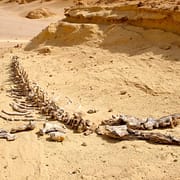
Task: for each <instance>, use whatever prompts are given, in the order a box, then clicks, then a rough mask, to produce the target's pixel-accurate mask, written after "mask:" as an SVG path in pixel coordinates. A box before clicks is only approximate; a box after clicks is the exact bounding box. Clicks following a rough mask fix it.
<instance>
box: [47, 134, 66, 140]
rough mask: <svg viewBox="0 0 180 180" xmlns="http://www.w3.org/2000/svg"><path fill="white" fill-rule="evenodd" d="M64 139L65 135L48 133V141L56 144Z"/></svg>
mask: <svg viewBox="0 0 180 180" xmlns="http://www.w3.org/2000/svg"><path fill="white" fill-rule="evenodd" d="M65 138H66V134H65V133H62V132H58V131H57V132H50V133H49V138H48V139H49V140H50V141H57V142H62V141H64V139H65Z"/></svg>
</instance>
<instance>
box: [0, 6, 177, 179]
mask: <svg viewBox="0 0 180 180" xmlns="http://www.w3.org/2000/svg"><path fill="white" fill-rule="evenodd" d="M3 7H4V6H3ZM3 11H4V10H3V9H0V14H1V12H3ZM13 13H15V14H16V12H15V11H13ZM17 17H19V16H17ZM17 17H16V16H15V17H14V16H12V14H8V13H7V15H6V14H4V16H3V17H2V16H1V18H9V19H11V20H12V22H13V23H17V24H16V25H13V24H11V23H9V24H6V23H7V22H6V21H5V24H6V25H7V27H9V28H6V31H5V32H4V34H3V33H0V38H1V43H0V48H1V49H0V57H1V60H0V72H1V74H0V97H1V98H0V109H9V105H8V104H9V103H10V102H11V101H12V99H11V98H9V97H7V92H6V91H7V90H8V89H10V85H12V83H11V82H10V81H9V79H8V78H9V77H8V76H9V74H10V72H9V71H8V70H9V69H8V67H9V64H10V58H11V57H12V56H13V55H18V56H20V57H21V59H20V61H21V63H22V65H23V66H24V68H25V69H26V71H27V72H28V74H29V76H30V78H31V79H32V80H35V81H37V82H38V83H39V84H40V86H41V87H44V88H45V89H46V91H48V93H49V95H50V96H52V97H53V98H54V99H55V100H56V101H57V103H58V104H59V105H60V106H63V107H65V109H66V110H68V111H72V112H73V111H81V112H86V111H87V110H88V109H90V108H95V109H97V110H98V112H97V113H96V114H92V115H87V114H86V113H84V116H86V117H87V118H89V119H90V120H92V121H94V122H97V123H98V122H100V121H101V120H104V119H107V118H109V117H110V116H111V115H112V114H116V113H118V112H120V113H124V114H129V115H134V116H138V117H149V116H153V117H160V116H163V115H167V114H171V113H175V112H178V113H179V110H180V61H179V57H180V51H179V46H178V45H179V42H180V37H179V36H177V35H174V34H171V33H165V32H162V31H159V30H143V29H141V28H137V27H136V28H135V27H131V26H126V27H125V29H126V30H123V31H122V29H121V27H118V28H119V29H118V28H117V29H115V31H116V30H117V32H116V33H119V31H122V32H123V37H124V36H125V34H128V35H132V37H136V38H135V41H132V43H127V41H123V42H121V41H120V40H121V39H116V35H117V34H115V36H114V37H113V36H111V38H112V39H111V38H110V39H105V40H106V41H105V43H104V44H103V45H102V46H100V47H95V44H94V47H93V46H92V45H91V46H88V44H86V43H82V44H81V43H80V44H78V45H77V44H75V43H72V45H70V44H68V46H61V47H57V46H52V45H51V44H50V45H49V47H50V49H51V53H50V54H48V55H43V54H39V53H38V52H37V51H36V50H35V51H24V50H23V49H22V48H11V47H10V46H13V45H14V43H8V42H7V41H6V40H7V39H9V40H11V41H12V40H13V42H14V40H15V39H17V41H19V42H22V41H21V40H28V39H30V38H32V37H33V36H34V34H35V33H37V31H40V29H41V28H43V27H44V26H45V25H46V23H47V24H48V23H49V22H50V21H54V20H52V19H51V20H48V21H49V22H47V20H46V21H44V20H41V21H38V26H35V24H34V26H33V29H36V31H30V30H31V28H32V24H33V23H35V22H36V20H35V21H34V20H31V21H30V20H29V21H28V23H27V26H26V27H27V28H25V29H24V30H23V31H22V33H20V34H19V30H18V28H15V29H14V31H13V32H12V31H11V29H12V26H11V25H13V27H18V24H19V22H21V24H26V21H27V20H26V19H25V18H20V17H19V19H18V18H17ZM2 22H4V21H2ZM31 23H32V24H31ZM41 23H42V24H41ZM28 24H29V25H28ZM36 25H37V24H36ZM39 25H40V26H39ZM41 25H42V26H41ZM94 30H96V27H95V29H94ZM113 32H114V31H113ZM137 32H138V33H137ZM1 35H2V36H1ZM142 35H143V36H142ZM97 37H98V36H97ZM125 37H126V36H125ZM144 37H145V39H146V43H145V44H146V46H145V44H144V40H145V39H144ZM148 37H149V40H147V38H148ZM67 38H68V37H67ZM70 38H71V37H70ZM77 38H78V37H77ZM2 40H3V41H4V42H2ZM67 40H68V39H67ZM97 40H99V39H97ZM124 40H126V38H125V39H124ZM156 41H157V42H156ZM111 42H114V43H116V44H113V45H115V46H113V45H112V44H110V43H111ZM152 42H154V43H152ZM160 42H161V43H160ZM15 43H16V42H15ZM7 46H9V48H8V47H7ZM167 47H168V48H167ZM121 91H127V93H126V94H125V95H121ZM66 96H67V97H69V98H70V99H71V100H72V102H73V103H72V104H71V105H66V103H67V100H66V98H65V97H66ZM110 108H112V109H113V112H111V113H110V112H108V110H109V109H110ZM16 124H21V122H19V123H14V122H13V123H10V122H5V121H4V120H2V119H1V121H0V127H1V128H4V129H7V130H8V129H10V128H11V127H13V126H15V125H16ZM41 126H42V124H39V125H38V128H39V127H41ZM38 128H36V129H35V130H34V131H32V132H24V133H20V134H18V138H17V140H16V141H14V142H7V141H6V140H4V139H2V140H0V150H1V151H0V162H1V163H0V179H2V180H4V179H6V180H16V179H17V180H21V179H22V180H24V179H28V180H30V179H32V180H34V179H37V180H41V179H43V180H54V179H59V180H61V179H67V180H69V179H88V180H91V179H92V180H94V179H107V180H109V179H117V180H119V179H127V180H129V179H130V180H131V179H132V180H134V179H137V180H138V179H145V180H146V179H148V180H151V179H155V180H159V179H162V180H169V179H173V180H178V179H180V172H179V168H180V148H179V147H176V146H167V145H154V144H149V143H147V142H143V141H122V142H118V141H115V140H111V139H103V138H101V137H97V136H96V135H95V134H93V135H90V136H88V137H85V136H83V135H82V134H73V133H72V132H71V131H70V130H69V131H68V138H67V139H66V140H65V141H64V142H63V143H53V142H48V141H46V137H45V136H44V137H41V138H38V137H37V135H36V134H35V133H36V132H37V131H38ZM179 131H180V126H178V127H176V128H175V129H168V130H163V131H162V132H163V133H168V134H169V133H170V134H173V135H175V136H177V137H180V133H179ZM83 142H85V143H86V144H87V146H82V145H81V144H82V143H83Z"/></svg>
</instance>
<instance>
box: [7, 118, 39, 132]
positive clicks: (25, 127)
mask: <svg viewBox="0 0 180 180" xmlns="http://www.w3.org/2000/svg"><path fill="white" fill-rule="evenodd" d="M35 127H36V125H35V122H32V121H30V122H29V123H28V124H24V125H22V126H19V127H16V128H12V129H11V131H10V133H17V132H22V131H30V130H33V129H35Z"/></svg>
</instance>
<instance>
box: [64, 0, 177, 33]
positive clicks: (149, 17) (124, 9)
mask: <svg viewBox="0 0 180 180" xmlns="http://www.w3.org/2000/svg"><path fill="white" fill-rule="evenodd" d="M175 7H176V6H173V8H165V7H163V8H160V7H158V8H152V7H149V6H143V5H141V6H140V5H139V4H138V3H135V4H128V5H127V4H125V5H124V4H122V5H113V6H87V7H85V6H81V7H73V8H70V9H66V10H65V16H66V19H65V21H68V22H71V23H72V22H76V23H94V24H122V23H126V24H130V25H135V26H140V27H144V28H151V29H152V28H153V29H154V28H155V29H161V30H165V31H169V32H174V33H178V34H180V10H179V5H177V7H176V8H175Z"/></svg>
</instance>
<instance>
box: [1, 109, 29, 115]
mask: <svg viewBox="0 0 180 180" xmlns="http://www.w3.org/2000/svg"><path fill="white" fill-rule="evenodd" d="M1 112H2V113H4V114H7V115H10V116H25V115H30V114H31V113H30V112H25V113H18V112H7V111H5V110H2V111H1Z"/></svg>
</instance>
